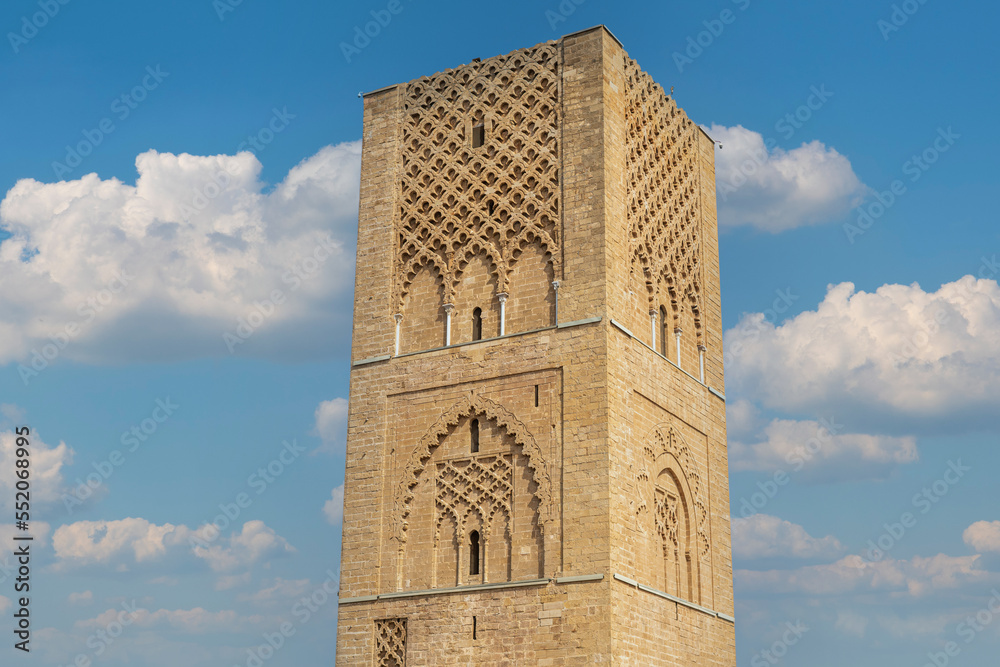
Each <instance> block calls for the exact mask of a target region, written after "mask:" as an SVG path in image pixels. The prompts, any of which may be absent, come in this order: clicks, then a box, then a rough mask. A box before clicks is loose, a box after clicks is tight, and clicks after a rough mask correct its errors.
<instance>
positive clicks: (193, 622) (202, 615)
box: [76, 607, 280, 635]
mask: <svg viewBox="0 0 1000 667" xmlns="http://www.w3.org/2000/svg"><path fill="white" fill-rule="evenodd" d="M122 612H123V610H122V609H108V610H107V611H105V612H102V613H101V614H98V615H97V616H95V617H94V618H89V619H85V620H82V621H77V623H76V627H77V628H80V629H83V630H96V629H99V628H107V627H108V626H109V625H110V624H111V623H114V622H116V621H118V619H119V616H120V615H121V614H122ZM126 613H127V614H128V615H129V616H130V617H131V620H132V624H133V625H134V626H135V627H137V628H143V629H167V630H172V631H175V632H178V633H181V634H190V635H204V634H210V633H211V634H216V633H220V632H247V631H250V630H253V629H254V628H258V627H260V628H261V629H263V628H264V627H265V626H264V624H265V623H266V622H267V621H269V620H271V619H268V618H267V617H264V616H260V615H256V614H255V615H252V616H241V615H240V614H237V613H236V612H235V611H233V610H231V609H226V610H222V611H214V612H213V611H207V610H205V609H203V608H201V607H195V608H194V609H158V610H156V611H150V610H149V609H143V608H136V609H134V610H131V609H130V610H128V611H127V612H126ZM278 623H280V620H279V621H278Z"/></svg>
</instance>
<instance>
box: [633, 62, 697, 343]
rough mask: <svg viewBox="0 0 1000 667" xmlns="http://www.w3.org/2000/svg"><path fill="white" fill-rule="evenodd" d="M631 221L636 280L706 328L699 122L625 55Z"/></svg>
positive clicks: (651, 296)
mask: <svg viewBox="0 0 1000 667" xmlns="http://www.w3.org/2000/svg"><path fill="white" fill-rule="evenodd" d="M625 79H626V86H625V89H626V102H625V125H626V129H625V137H626V140H625V163H626V179H627V180H626V183H627V187H626V193H627V200H626V202H627V203H626V219H627V222H628V233H629V236H628V244H629V263H630V266H629V271H630V274H631V280H630V283H631V284H632V285H636V286H637V285H644V286H645V288H646V295H647V297H648V300H649V307H650V310H655V309H656V308H658V307H659V305H661V304H664V305H665V304H667V303H669V304H670V307H671V309H672V311H673V312H672V315H673V318H674V325H677V324H678V316H679V314H680V313H681V312H682V311H684V310H688V311H690V312H691V313H692V314H693V315H694V322H695V328H696V330H697V336H698V340H699V341H700V340H701V339H702V335H703V334H702V326H701V316H700V313H701V311H702V307H701V294H702V291H701V266H700V263H701V255H702V248H701V215H702V211H701V200H700V198H699V192H700V191H701V190H700V170H699V168H698V136H697V132H699V129H698V126H697V125H695V123H694V122H692V121H691V120H690V119H689V118H688V117H687V115H686V114H685V113H684V112H683V111H681V110H680V109H678V108H677V105H676V104H675V103H674V100H673V99H671V98H670V97H668V96H667V95H666V94H665V93H664V91H663V88H662V87H661V86H660V85H659V84H658V83H656V82H655V81H653V79H652V77H650V76H649V75H648V74H646V73H645V72H643V71H642V70H641V69H639V65H638V64H637V63H636V62H635V61H634V60H632V59H631V58H628V57H626V59H625Z"/></svg>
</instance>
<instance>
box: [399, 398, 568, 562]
mask: <svg viewBox="0 0 1000 667" xmlns="http://www.w3.org/2000/svg"><path fill="white" fill-rule="evenodd" d="M467 417H481V418H485V419H486V420H488V421H492V422H495V423H496V424H497V426H498V427H500V428H502V429H504V430H505V431H506V432H507V434H508V435H510V436H511V437H512V438H513V439H514V442H515V443H516V444H517V445H520V447H521V451H522V452H523V453H524V455H525V457H526V458H527V465H528V468H530V469H531V472H532V478H533V479H534V482H535V485H536V490H535V497H536V498H538V512H539V519H540V520H541V523H542V527H543V530H544V525H545V524H546V523H547V522H548V520H549V518H550V516H551V483H550V479H549V472H548V469H547V467H546V464H545V459H544V457H543V455H542V450H541V448H540V447H539V446H538V443H537V442H536V441H535V438H534V437H533V436H532V435H531V433H529V432H528V428H527V427H526V426H525V425H524V423H523V422H521V421H520V420H519V419H518V418H517V417H515V416H514V415H513V414H512V413H511V412H510V411H509V410H507V409H506V408H505V407H503V406H502V405H500V404H499V403H497V402H496V401H493V400H491V399H489V398H486V397H484V396H479V395H476V394H473V393H471V392H470V393H469V394H468V395H467V396H465V397H464V398H463V399H461V400H459V401H457V402H456V403H455V404H454V405H452V406H451V407H450V408H449V409H448V410H447V411H445V413H444V414H443V415H441V416H440V417H439V418H438V419H437V421H435V422H434V424H433V425H432V426H431V427H430V428H429V429H428V430H427V432H426V433H425V434H424V435H423V436H422V437H421V438H420V440H419V442H418V443H417V446H416V448H414V450H413V452H412V453H411V454H410V458H409V460H408V461H407V463H406V467H405V468H404V470H403V475H402V480H401V481H400V482H399V486H398V487H397V490H396V511H395V512H394V514H393V530H392V535H393V538H394V539H396V540H398V542H399V543H400V544H403V543H405V542H406V530H407V519H408V517H409V515H410V503H411V502H412V501H413V489H414V487H415V486H416V485H417V483H418V482H419V479H420V474H421V473H422V472H423V471H424V468H426V466H427V461H428V460H430V458H431V454H432V453H433V452H434V450H435V449H436V448H437V446H438V445H439V444H440V443H441V438H442V437H444V436H445V435H447V434H448V433H449V432H451V430H452V429H454V428H455V427H456V426H457V425H458V424H459V422H461V421H462V420H463V419H465V418H467Z"/></svg>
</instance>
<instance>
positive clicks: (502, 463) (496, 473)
mask: <svg viewBox="0 0 1000 667" xmlns="http://www.w3.org/2000/svg"><path fill="white" fill-rule="evenodd" d="M511 459H512V457H511V455H510V454H499V455H494V456H481V457H477V458H474V459H458V460H451V461H445V462H443V463H439V464H438V465H437V479H436V480H435V482H436V484H435V486H436V489H435V491H436V493H435V512H436V517H435V521H434V556H433V557H434V561H433V562H434V579H433V585H434V587H437V586H439V585H441V582H439V581H438V575H437V564H438V561H439V558H440V555H441V554H442V553H447V554H451V549H449V548H448V547H450V546H451V545H450V544H449V545H441V544H440V538H441V527H442V524H443V523H444V522H448V524H449V525H448V527H449V528H450V530H449V531H448V532H447V534H448V535H455V536H458V537H457V539H459V540H461V541H463V542H464V541H465V537H466V536H467V535H470V534H471V533H472V531H475V532H476V533H481V535H482V540H483V542H482V546H481V547H480V545H479V543H478V541H477V543H476V545H475V550H476V551H477V553H476V554H475V555H474V556H473V554H472V553H471V551H472V549H473V545H471V544H469V545H468V550H469V553H465V552H466V549H465V547H464V545H463V548H459V549H457V550H455V553H454V556H456V557H457V561H458V562H457V563H455V564H456V565H457V566H458V569H459V571H462V570H463V568H464V567H465V560H466V559H470V562H471V559H473V558H474V559H475V562H477V563H478V562H479V558H480V554H483V555H484V556H485V557H484V558H483V559H482V569H480V567H479V566H477V567H475V568H472V569H471V570H470V571H469V574H470V577H471V576H474V575H478V576H479V577H481V578H480V579H478V581H481V582H486V581H497V580H498V578H499V580H509V578H510V576H509V575H510V556H511V554H510V546H511V519H512V517H513V512H514V465H513V462H512V460H511ZM494 552H496V553H494ZM490 562H492V563H495V564H496V565H497V566H498V567H499V570H500V571H498V572H493V571H492V569H491V568H489V566H488V564H489V563H490ZM457 580H458V581H459V582H461V581H464V576H462V575H461V573H460V574H459V577H458V579H457ZM469 583H473V580H470V581H469Z"/></svg>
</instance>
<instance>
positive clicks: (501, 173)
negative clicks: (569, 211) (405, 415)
mask: <svg viewBox="0 0 1000 667" xmlns="http://www.w3.org/2000/svg"><path fill="white" fill-rule="evenodd" d="M401 120H402V137H401V145H402V151H401V153H402V157H401V159H402V164H401V165H400V166H401V173H402V183H401V193H400V200H399V210H398V212H399V217H398V219H397V222H396V230H395V231H396V235H395V238H396V244H397V247H396V261H395V267H394V269H395V280H394V297H395V303H396V308H397V312H401V311H402V309H403V307H404V305H405V298H406V295H407V293H408V290H409V287H410V284H411V282H412V280H413V279H414V277H415V276H416V274H417V272H418V271H419V270H420V269H421V268H423V267H425V266H431V267H433V268H434V270H435V271H436V272H437V275H438V277H439V279H441V280H442V282H443V283H444V288H445V294H444V302H445V303H450V302H451V301H452V300H453V299H454V296H455V292H456V290H457V286H458V284H459V283H460V282H461V278H462V272H463V270H464V268H465V266H466V265H467V264H468V263H469V261H470V260H471V259H472V258H473V257H476V256H482V257H485V258H486V259H487V260H488V262H489V264H490V270H491V272H492V273H493V275H494V277H495V278H496V281H497V285H498V290H497V291H498V292H506V291H507V285H508V282H509V278H510V273H511V270H512V268H513V266H514V264H515V263H516V262H517V259H518V257H519V256H520V255H521V253H522V252H523V251H524V249H525V248H526V247H527V246H530V245H532V244H535V243H537V244H539V245H541V247H542V248H543V249H544V250H545V251H546V252H547V253H548V260H549V261H550V262H552V264H553V269H554V271H555V275H556V276H558V275H560V261H561V260H560V252H559V242H560V240H559V235H560V229H559V227H560V226H559V215H560V213H559V206H560V204H559V143H558V137H559V135H558V132H557V130H558V127H559V53H558V50H557V46H556V44H555V43H554V42H549V43H546V44H540V45H538V46H536V47H533V48H530V49H524V50H521V51H515V52H514V53H511V54H508V55H503V56H496V57H494V58H490V59H488V60H483V61H481V62H476V63H471V64H469V65H464V66H462V67H459V68H457V69H451V70H446V71H444V72H440V73H438V74H435V75H434V76H430V77H422V78H420V79H416V80H414V81H412V82H410V83H409V84H408V85H407V86H406V89H405V92H404V99H403V111H402V119H401ZM474 124H483V125H484V128H485V132H486V139H485V142H484V143H483V145H482V146H478V147H474V146H473V142H472V141H471V137H470V134H471V133H472V131H473V126H474Z"/></svg>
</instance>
